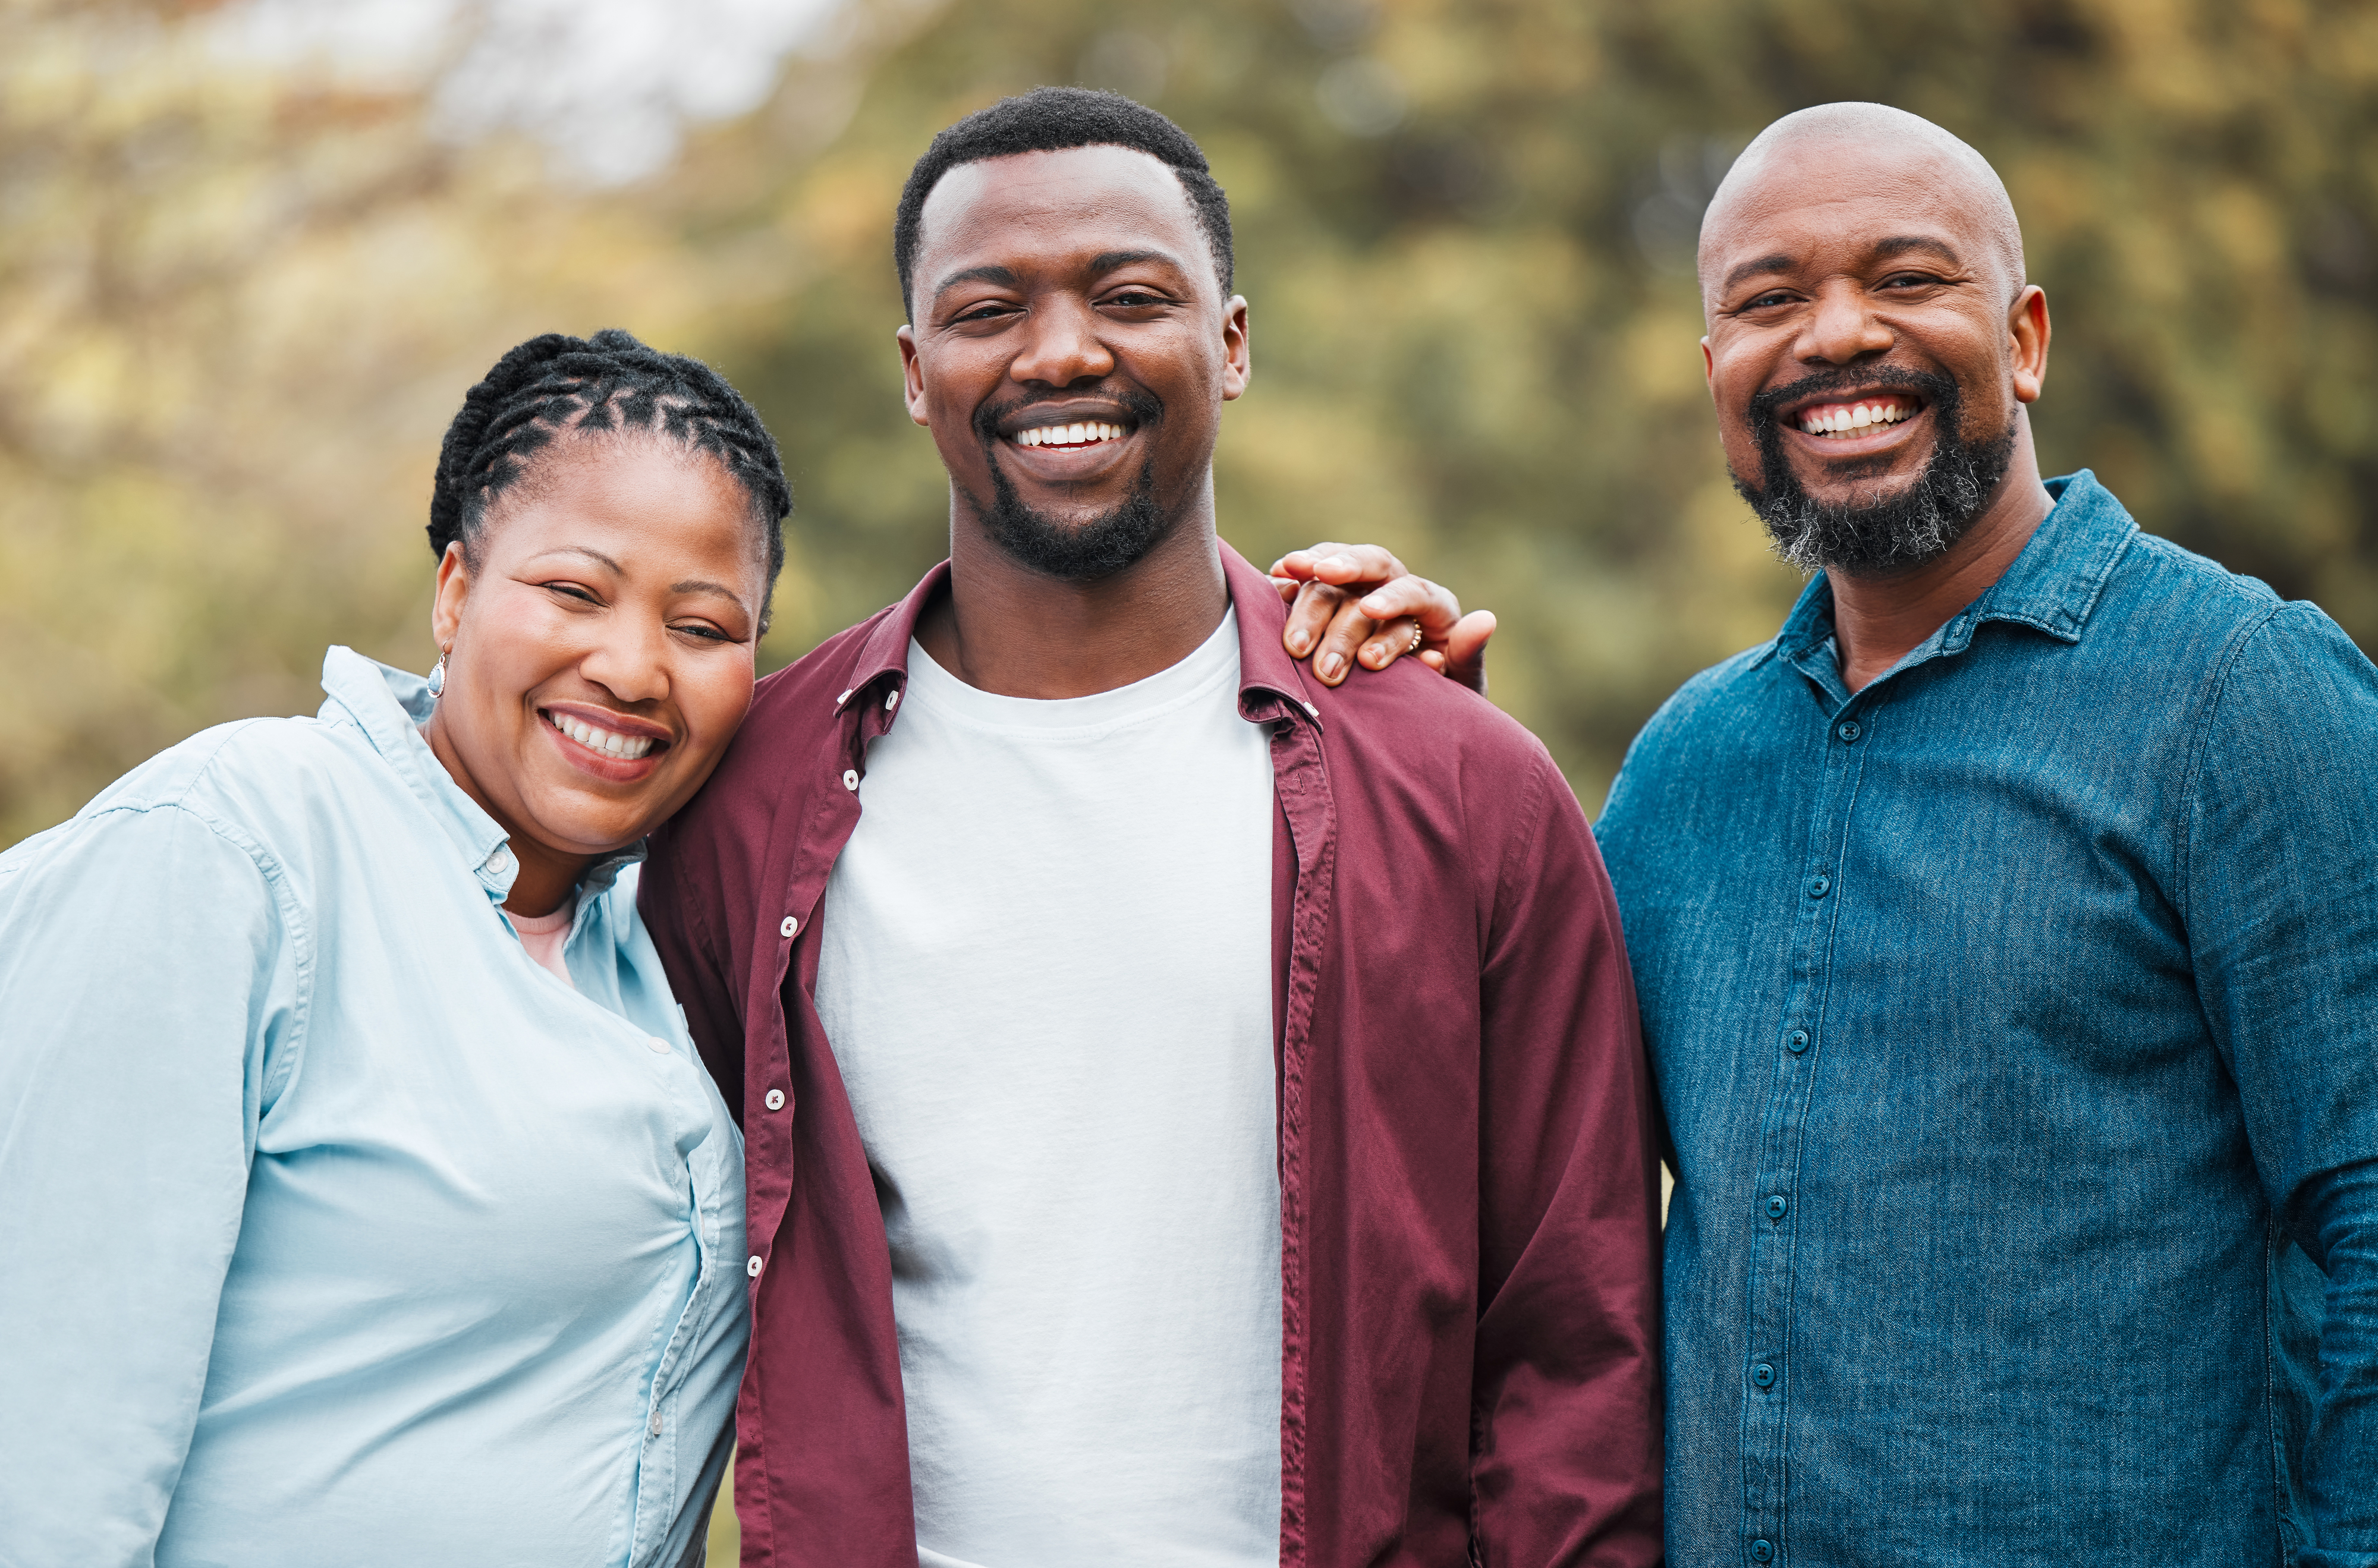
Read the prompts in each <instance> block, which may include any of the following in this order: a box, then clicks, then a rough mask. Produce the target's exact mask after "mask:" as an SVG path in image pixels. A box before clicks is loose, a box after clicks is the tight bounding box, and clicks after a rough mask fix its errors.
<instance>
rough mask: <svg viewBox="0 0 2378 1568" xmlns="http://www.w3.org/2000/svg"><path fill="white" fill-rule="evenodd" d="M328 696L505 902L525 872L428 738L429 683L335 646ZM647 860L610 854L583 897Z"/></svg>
mask: <svg viewBox="0 0 2378 1568" xmlns="http://www.w3.org/2000/svg"><path fill="white" fill-rule="evenodd" d="M322 691H323V693H324V695H325V696H326V697H327V698H328V699H329V700H327V701H325V702H324V703H323V704H322V712H321V717H322V718H324V719H326V720H330V721H331V722H333V723H335V722H337V721H338V720H339V719H341V718H342V717H343V718H345V719H348V720H350V721H351V722H353V723H354V725H355V726H356V727H357V728H358V729H360V730H362V731H363V732H364V736H365V738H366V739H367V740H369V741H370V742H371V744H372V749H374V750H375V751H378V753H379V756H380V760H381V761H383V762H385V763H386V764H388V767H389V770H390V772H393V773H395V774H396V776H397V777H398V778H400V779H402V780H403V781H404V784H405V787H406V788H407V789H409V790H411V791H412V792H413V796H414V799H416V800H418V801H420V802H421V804H422V807H423V808H424V809H426V811H427V812H428V813H429V816H430V819H431V820H433V821H435V822H436V823H437V824H438V827H439V828H440V829H441V830H443V831H444V832H445V834H446V837H447V839H448V841H449V842H450V843H451V844H453V845H454V848H455V851H456V853H457V854H458V855H460V856H461V857H462V860H463V862H464V863H465V864H466V865H468V866H469V867H470V868H471V872H472V874H473V875H474V876H475V877H476V878H478V880H479V883H480V885H481V886H482V887H484V888H486V890H487V893H488V896H489V897H491V898H493V899H494V900H495V901H496V902H498V904H500V903H502V902H503V900H505V899H506V898H508V897H510V895H511V891H512V880H513V879H514V878H515V877H517V876H519V874H520V861H519V859H518V858H517V857H516V856H513V854H512V852H511V846H510V843H509V842H508V840H507V839H506V837H505V835H504V830H503V828H502V827H501V825H499V824H498V822H497V821H496V820H495V819H494V818H493V817H490V816H488V815H487V813H486V811H485V810H483V809H482V808H480V806H479V803H478V802H477V801H475V800H474V799H472V798H471V797H470V796H469V795H468V794H466V793H465V792H464V791H463V789H462V785H461V784H456V783H455V782H454V777H453V775H452V774H451V773H449V772H447V771H446V765H445V764H444V763H443V762H440V761H439V760H438V754H437V753H436V752H434V751H432V750H430V749H429V742H428V741H426V740H425V739H424V738H422V735H421V726H422V725H423V724H427V723H428V722H429V715H430V713H431V712H434V711H435V710H436V708H437V705H438V701H437V699H436V698H434V697H432V696H431V695H430V694H429V683H428V682H427V681H426V680H424V679H422V678H421V677H420V676H417V675H414V674H413V673H412V672H411V671H409V670H400V669H398V668H396V667H395V666H394V665H392V664H381V663H380V662H379V661H378V660H377V659H366V658H365V657H364V656H363V655H362V654H360V653H358V652H355V651H354V649H352V648H339V647H333V648H332V649H331V650H330V652H327V653H325V654H324V655H323V656H322ZM643 857H644V843H643V840H641V839H639V840H638V841H637V842H636V843H634V844H630V845H629V846H628V847H627V848H625V849H622V850H619V851H618V852H617V853H615V854H611V855H607V856H604V857H603V858H602V859H600V860H598V861H596V862H595V864H594V865H592V866H590V867H588V868H586V875H585V877H584V879H583V880H581V881H580V883H579V884H578V885H579V891H580V892H581V894H582V896H583V897H586V898H594V897H599V896H600V895H601V894H602V893H603V892H606V891H607V889H608V888H609V887H610V886H611V884H612V883H613V882H614V881H616V880H619V873H620V871H621V870H623V869H625V868H627V867H630V866H632V865H634V864H636V863H637V862H638V861H640V860H642V859H643Z"/></svg>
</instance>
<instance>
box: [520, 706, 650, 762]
mask: <svg viewBox="0 0 2378 1568" xmlns="http://www.w3.org/2000/svg"><path fill="white" fill-rule="evenodd" d="M546 721H547V722H548V723H550V724H552V725H553V727H554V728H555V729H558V730H559V731H560V732H561V733H562V734H564V735H566V736H569V737H570V739H572V740H574V741H576V742H577V743H578V744H579V745H581V746H582V747H584V748H587V749H588V750H589V751H600V752H602V753H603V754H604V755H605V756H607V757H617V758H619V760H622V761H627V762H632V761H634V760H636V759H637V758H639V757H642V756H643V754H644V753H645V752H647V751H650V750H651V749H652V748H653V742H652V737H651V736H629V735H619V734H616V733H615V732H613V731H610V730H606V729H596V728H595V726H594V725H593V724H582V723H581V722H580V721H578V720H576V719H572V718H569V717H566V716H564V715H562V714H560V713H547V714H546Z"/></svg>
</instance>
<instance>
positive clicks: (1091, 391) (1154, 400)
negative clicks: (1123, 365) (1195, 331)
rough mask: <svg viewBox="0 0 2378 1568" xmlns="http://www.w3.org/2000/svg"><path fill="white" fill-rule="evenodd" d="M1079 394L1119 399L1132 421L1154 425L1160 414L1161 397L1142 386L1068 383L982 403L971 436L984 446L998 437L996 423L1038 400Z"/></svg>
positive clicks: (1033, 405) (1061, 399) (1111, 400)
mask: <svg viewBox="0 0 2378 1568" xmlns="http://www.w3.org/2000/svg"><path fill="white" fill-rule="evenodd" d="M1079 397H1098V398H1104V399H1106V400H1108V401H1110V402H1118V403H1121V404H1122V405H1123V408H1124V409H1125V410H1126V411H1128V412H1129V413H1130V414H1131V418H1132V423H1133V424H1135V425H1154V424H1155V423H1156V422H1157V421H1159V420H1160V419H1162V418H1163V417H1164V401H1163V400H1162V399H1160V398H1159V397H1157V396H1156V395H1155V394H1153V393H1152V392H1150V391H1148V390H1147V389H1146V388H1144V387H1133V386H1127V385H1119V386H1111V387H1110V386H1104V385H1100V386H1097V387H1068V388H1066V389H1064V390H1063V391H1062V392H1051V393H1048V394H1047V395H1045V396H1027V397H1020V398H1009V399H1007V400H1005V401H1000V402H987V403H984V404H983V405H982V406H981V407H980V408H978V409H976V410H975V411H974V421H973V423H974V433H975V438H976V439H977V440H979V441H980V442H981V443H982V444H983V445H984V446H986V447H988V446H991V444H992V443H993V442H995V441H997V440H998V439H999V427H1000V426H1001V425H1004V424H1006V423H1007V422H1008V421H1009V420H1010V419H1012V418H1014V417H1015V415H1017V414H1019V413H1023V412H1024V411H1025V410H1027V409H1029V408H1034V407H1037V406H1038V405H1039V404H1041V403H1055V402H1063V401H1067V400H1069V399H1073V398H1079Z"/></svg>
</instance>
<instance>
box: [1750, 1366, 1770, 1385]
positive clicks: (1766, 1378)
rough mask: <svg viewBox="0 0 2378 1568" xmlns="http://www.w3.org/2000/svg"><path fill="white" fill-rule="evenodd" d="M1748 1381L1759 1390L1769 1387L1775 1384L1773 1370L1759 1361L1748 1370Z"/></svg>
mask: <svg viewBox="0 0 2378 1568" xmlns="http://www.w3.org/2000/svg"><path fill="white" fill-rule="evenodd" d="M1750 1381H1751V1382H1755V1383H1757V1384H1758V1385H1759V1387H1761V1388H1767V1387H1770V1386H1771V1385H1772V1384H1773V1383H1774V1382H1775V1369H1774V1368H1772V1367H1771V1366H1769V1365H1768V1364H1767V1363H1766V1362H1764V1361H1761V1362H1759V1365H1757V1366H1755V1367H1753V1368H1751V1369H1750Z"/></svg>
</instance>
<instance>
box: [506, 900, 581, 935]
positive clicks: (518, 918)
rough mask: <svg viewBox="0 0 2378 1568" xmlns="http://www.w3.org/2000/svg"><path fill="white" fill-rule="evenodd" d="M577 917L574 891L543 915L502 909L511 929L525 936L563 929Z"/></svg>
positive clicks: (546, 933) (545, 933)
mask: <svg viewBox="0 0 2378 1568" xmlns="http://www.w3.org/2000/svg"><path fill="white" fill-rule="evenodd" d="M577 917H578V895H577V893H575V892H572V893H571V894H570V896H569V897H568V898H565V899H563V900H562V901H561V904H560V905H559V906H558V908H555V909H553V910H550V911H548V912H547V913H546V914H543V915H516V914H514V913H513V912H512V911H510V910H509V909H507V910H505V911H504V918H505V919H507V920H510V922H511V923H512V929H513V930H515V931H518V932H520V933H521V934H522V936H527V937H542V936H546V935H548V934H550V933H552V932H554V931H558V930H562V929H565V928H567V927H568V926H569V925H570V922H571V921H572V920H574V919H576V918H577Z"/></svg>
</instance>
